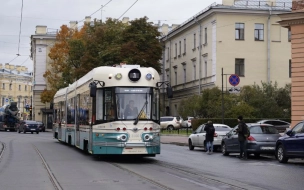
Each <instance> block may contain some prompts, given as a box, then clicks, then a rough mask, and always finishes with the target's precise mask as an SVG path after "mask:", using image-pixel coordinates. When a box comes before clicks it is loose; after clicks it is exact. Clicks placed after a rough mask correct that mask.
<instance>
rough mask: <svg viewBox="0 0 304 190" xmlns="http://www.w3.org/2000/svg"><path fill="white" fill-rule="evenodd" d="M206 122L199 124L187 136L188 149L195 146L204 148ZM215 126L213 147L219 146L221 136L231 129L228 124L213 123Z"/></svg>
mask: <svg viewBox="0 0 304 190" xmlns="http://www.w3.org/2000/svg"><path fill="white" fill-rule="evenodd" d="M205 126H206V124H202V125H200V126H199V127H198V128H197V129H196V131H194V132H193V133H192V134H191V135H190V136H189V138H188V145H189V149H190V150H193V149H194V148H195V147H204V148H205V150H206V141H205V139H206V131H204V128H205ZM213 126H214V128H215V134H214V140H213V149H214V150H216V148H220V147H221V142H222V138H223V137H224V136H225V135H226V134H227V132H229V131H230V130H231V128H230V127H229V126H228V125H225V124H217V123H214V124H213Z"/></svg>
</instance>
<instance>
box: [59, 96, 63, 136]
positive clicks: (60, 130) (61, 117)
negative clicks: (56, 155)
mask: <svg viewBox="0 0 304 190" xmlns="http://www.w3.org/2000/svg"><path fill="white" fill-rule="evenodd" d="M59 107H60V109H59V125H58V140H61V138H62V122H64V119H63V117H64V114H63V110H64V104H63V102H60V105H59Z"/></svg>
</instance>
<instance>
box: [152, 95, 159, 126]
mask: <svg viewBox="0 0 304 190" xmlns="http://www.w3.org/2000/svg"><path fill="white" fill-rule="evenodd" d="M158 110H159V94H158V90H156V89H153V102H152V119H153V120H158V119H159V111H158Z"/></svg>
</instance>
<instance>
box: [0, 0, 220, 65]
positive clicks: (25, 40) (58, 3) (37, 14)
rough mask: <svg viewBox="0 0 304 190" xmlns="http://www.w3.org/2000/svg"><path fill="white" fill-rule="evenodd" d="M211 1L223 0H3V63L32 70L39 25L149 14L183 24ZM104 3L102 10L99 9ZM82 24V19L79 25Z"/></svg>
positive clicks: (154, 18)
mask: <svg viewBox="0 0 304 190" xmlns="http://www.w3.org/2000/svg"><path fill="white" fill-rule="evenodd" d="M22 2H23V6H22ZM212 3H217V4H220V3H222V0H5V1H4V0H2V2H1V6H0V63H2V64H3V65H4V64H5V63H9V64H11V65H21V66H26V67H27V68H28V70H29V71H33V61H32V60H31V58H30V54H31V52H30V48H31V46H30V36H31V35H33V34H35V29H36V26H37V25H45V26H47V28H49V29H54V30H56V29H60V26H62V25H63V24H65V25H68V26H69V22H70V21H82V20H83V19H84V18H85V17H86V16H90V15H91V18H92V20H93V19H94V18H97V19H100V18H101V17H102V19H103V20H105V19H106V18H108V17H111V18H116V19H118V18H120V19H122V18H123V17H129V19H130V20H133V19H136V18H142V17H144V16H147V17H148V18H149V21H150V22H154V23H155V24H156V23H158V22H159V21H160V23H161V24H163V23H166V24H169V25H171V24H181V23H183V22H184V21H186V20H187V19H189V18H190V17H192V16H194V15H195V14H197V13H198V12H200V11H201V10H203V9H205V8H206V7H207V6H209V5H211V4H212ZM104 5H106V6H104ZM102 6H103V8H102V9H101V10H102V11H101V10H100V11H98V12H96V11H97V10H98V9H100V8H101V7H102ZM21 10H22V11H21ZM94 12H96V13H95V14H93V13H94ZM21 14H22V17H21ZM92 14H93V15H92ZM21 18H22V19H21ZM81 25H82V23H81V22H80V23H79V24H78V26H81ZM20 26H21V27H20Z"/></svg>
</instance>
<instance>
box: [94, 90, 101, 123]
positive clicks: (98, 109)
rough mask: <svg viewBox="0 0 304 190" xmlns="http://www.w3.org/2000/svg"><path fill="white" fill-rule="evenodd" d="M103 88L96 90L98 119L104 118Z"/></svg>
mask: <svg viewBox="0 0 304 190" xmlns="http://www.w3.org/2000/svg"><path fill="white" fill-rule="evenodd" d="M102 105H103V90H97V92H96V119H97V120H102V119H103V106H102Z"/></svg>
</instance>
